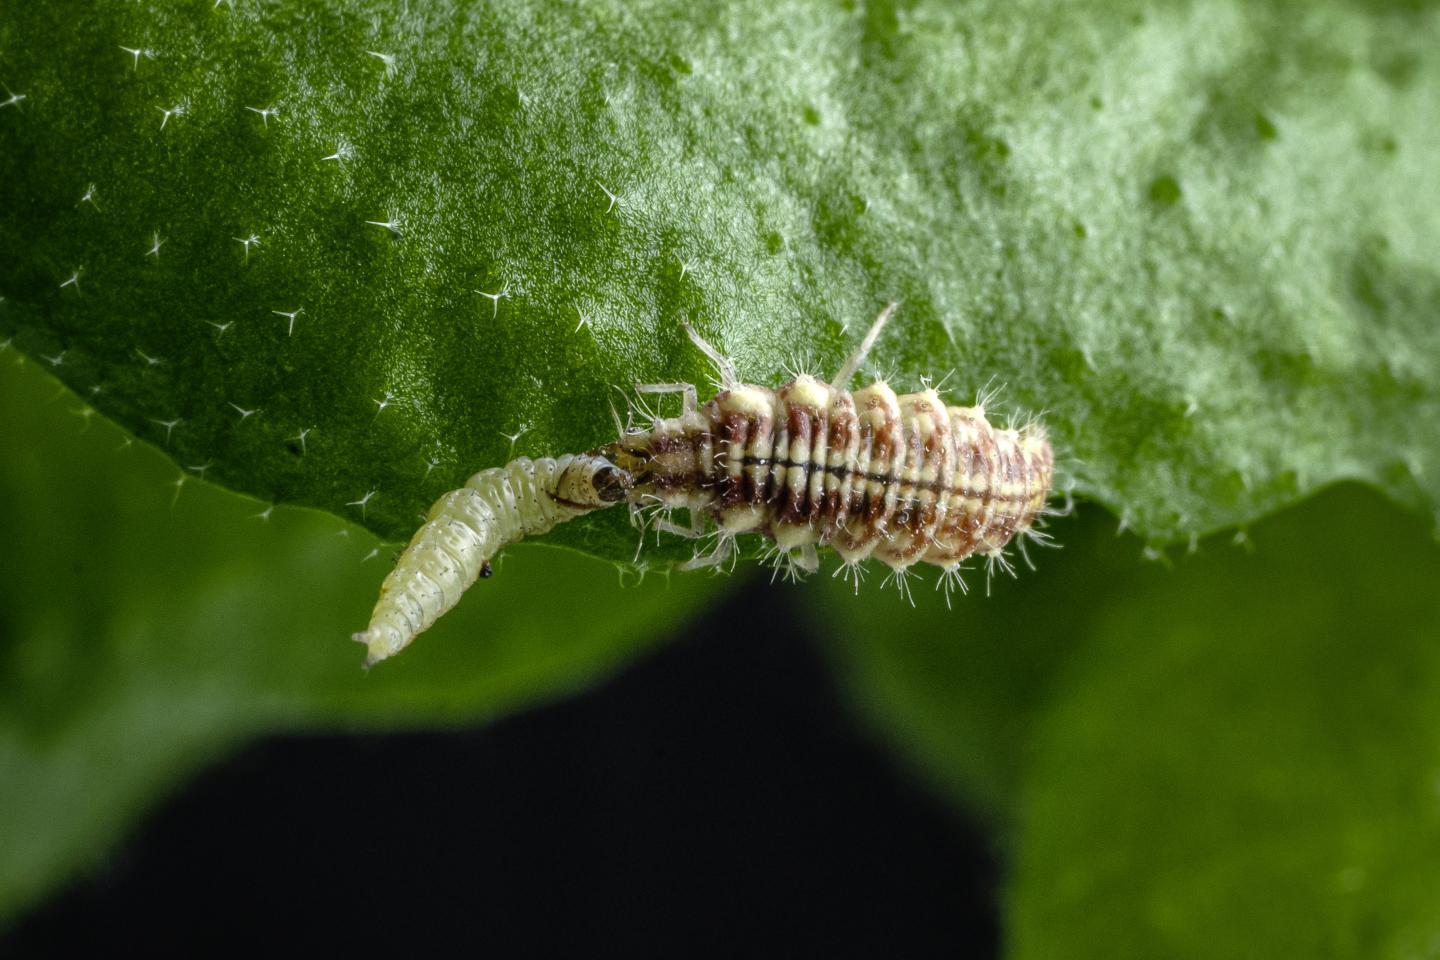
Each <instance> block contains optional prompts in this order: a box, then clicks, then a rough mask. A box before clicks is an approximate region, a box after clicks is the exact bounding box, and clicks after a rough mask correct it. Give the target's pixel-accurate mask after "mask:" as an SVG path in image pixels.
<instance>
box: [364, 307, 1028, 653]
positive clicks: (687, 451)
mask: <svg viewBox="0 0 1440 960" xmlns="http://www.w3.org/2000/svg"><path fill="white" fill-rule="evenodd" d="M894 309H895V304H891V305H890V306H889V307H887V308H886V309H885V311H884V312H883V313H881V315H880V316H879V318H877V320H876V321H875V324H874V326H872V327H871V329H870V332H869V333H868V334H867V335H866V337H865V340H864V341H863V342H862V343H861V345H860V347H859V348H858V349H857V350H856V351H855V353H854V354H853V355H852V356H851V357H850V359H849V360H848V361H847V362H846V364H845V366H844V367H843V368H842V369H841V370H840V372H839V373H837V374H836V376H835V379H834V380H832V381H831V382H830V383H829V384H825V383H822V382H820V381H819V380H816V379H815V378H814V377H810V376H800V377H797V378H795V379H794V380H791V381H790V382H788V383H786V384H784V385H782V386H781V387H779V388H778V389H775V390H771V389H768V388H765V387H759V386H754V385H752V384H744V383H741V382H740V381H739V379H738V378H737V377H736V375H735V370H734V368H733V366H732V365H731V364H730V362H729V360H727V359H726V358H725V357H723V356H722V355H720V354H719V352H717V351H716V350H715V349H714V348H713V347H711V346H710V345H709V344H708V343H706V342H705V341H704V340H702V339H701V338H700V337H699V336H698V335H697V334H695V332H694V331H693V330H690V329H689V328H688V327H687V328H686V329H687V332H689V334H690V337H691V339H692V340H693V341H694V342H695V344H696V346H697V347H698V348H699V349H700V350H702V351H703V352H704V353H705V354H706V355H707V356H709V357H710V358H711V359H712V360H713V361H714V362H715V364H716V367H717V368H718V370H719V375H720V386H721V390H720V392H719V393H717V394H716V395H715V397H714V398H713V399H711V400H709V401H708V402H706V403H705V404H704V405H701V404H699V403H698V398H697V396H696V391H695V387H694V386H692V385H690V384H683V383H675V384H640V385H637V387H636V389H637V390H638V391H640V392H642V393H672V392H673V393H680V394H681V395H682V397H683V409H682V412H681V415H680V416H678V417H673V418H665V419H656V420H655V421H654V423H653V424H652V425H651V426H650V427H649V428H647V429H639V430H624V431H622V432H621V436H620V437H619V439H617V440H616V441H615V442H614V443H610V444H607V445H605V446H601V447H597V448H595V449H594V450H591V451H589V452H588V453H584V454H575V455H566V456H563V457H559V458H554V459H552V458H548V457H546V458H542V459H538V460H530V459H527V458H523V457H522V458H519V459H517V460H514V461H512V462H510V463H509V464H507V465H506V466H504V467H497V468H492V469H489V470H483V471H481V472H480V473H477V474H476V475H475V476H473V477H471V478H470V480H469V482H467V483H466V485H465V486H464V487H461V488H460V489H458V490H453V491H451V492H450V493H447V494H445V495H444V496H443V497H441V498H440V499H439V500H438V501H436V503H435V505H434V506H433V507H431V508H430V513H429V515H428V518H427V521H426V523H425V525H424V526H422V527H421V528H420V530H419V531H418V532H416V534H415V536H414V538H413V539H412V540H411V541H410V545H409V546H408V547H406V549H405V551H404V553H403V554H402V555H401V557H400V560H399V561H398V563H397V564H396V567H395V569H394V570H393V571H392V572H391V573H390V575H389V576H388V577H386V579H385V583H384V585H383V586H382V588H381V593H380V600H379V602H378V603H377V604H376V605H375V610H374V613H373V614H372V615H371V619H370V626H369V628H368V629H366V630H365V631H363V632H362V633H357V634H355V639H356V640H357V641H359V642H361V643H364V644H365V645H366V647H367V649H368V655H367V657H366V665H367V666H368V665H370V664H373V663H375V662H376V661H378V660H382V659H384V658H386V657H389V656H393V655H394V654H396V653H398V652H399V651H400V650H401V649H403V648H404V647H405V646H406V645H408V644H409V643H410V641H411V640H413V639H414V638H415V637H416V636H417V635H418V634H419V633H420V632H421V631H423V630H425V629H426V628H428V627H429V626H430V625H431V624H433V623H434V622H435V620H436V619H437V618H439V616H440V615H441V614H443V613H444V612H445V611H446V610H449V609H450V608H451V607H453V606H454V605H455V604H456V603H457V602H458V601H459V599H460V595H461V594H462V593H463V592H464V591H465V590H466V588H468V587H469V586H470V584H472V583H473V582H474V581H475V579H476V578H477V577H479V576H481V575H483V574H485V573H487V572H488V565H489V560H490V558H491V557H493V556H494V555H495V554H496V553H497V552H498V551H499V550H500V549H501V548H502V547H504V546H505V545H506V544H509V543H514V542H516V541H517V540H521V539H523V538H524V537H528V536H534V535H537V534H540V533H544V532H546V531H548V530H550V529H552V528H553V527H554V526H556V525H557V524H559V523H563V522H564V521H566V520H570V519H572V518H574V517H577V516H580V515H582V514H585V513H589V512H591V511H593V510H599V509H603V508H605V507H609V506H613V505H614V504H617V503H620V502H627V503H629V504H631V509H632V511H638V508H639V506H640V505H641V504H645V503H655V504H659V505H661V506H662V507H664V508H674V507H684V508H686V509H687V510H688V511H689V514H690V521H691V522H690V526H689V527H688V528H685V527H677V526H675V525H674V524H672V523H670V522H669V520H668V519H661V520H657V521H655V523H656V525H658V526H659V528H660V529H663V530H666V531H669V532H672V533H678V534H681V535H685V536H694V537H699V536H702V535H704V534H705V532H706V529H707V524H709V523H713V524H714V525H715V527H716V530H715V531H714V533H715V536H716V542H715V546H714V549H713V550H711V551H710V552H709V553H707V554H705V555H704V556H697V557H696V559H695V560H693V561H691V562H690V563H688V564H685V565H684V566H685V567H699V566H707V565H713V564H718V563H721V562H724V561H725V560H727V559H728V558H729V557H730V556H732V555H733V551H734V544H735V537H736V536H738V535H739V534H742V533H751V532H753V533H761V534H764V535H765V536H767V537H769V538H770V539H771V540H772V541H773V543H774V547H775V550H776V551H777V552H778V554H779V556H780V557H781V558H782V559H783V560H784V561H785V562H786V563H788V564H789V565H790V569H791V570H792V572H795V573H797V574H798V573H800V572H813V571H814V570H816V569H818V567H819V559H818V556H817V554H816V546H817V545H826V546H830V547H832V548H834V550H835V551H836V552H837V553H838V554H839V555H840V557H841V559H842V560H843V561H844V562H845V563H846V564H849V565H851V566H852V567H854V566H856V565H858V564H860V563H861V562H862V561H864V560H865V559H866V558H868V557H872V556H873V557H875V558H876V559H878V560H880V561H881V562H883V563H885V564H886V565H887V566H889V567H891V568H892V569H893V570H895V571H896V572H897V574H903V573H904V571H905V570H906V569H907V568H908V567H910V566H911V565H913V564H916V563H929V564H934V565H936V566H939V567H941V568H942V569H943V570H945V571H946V572H947V573H957V572H958V569H959V566H960V563H961V562H962V561H963V560H965V559H966V558H967V557H969V556H972V555H975V554H981V555H984V556H987V557H992V558H994V557H999V556H1000V555H1001V551H1003V550H1004V549H1005V547H1006V545H1007V544H1009V543H1010V541H1011V540H1012V539H1013V538H1014V537H1015V536H1016V535H1017V534H1020V533H1025V532H1030V531H1031V529H1032V524H1033V523H1034V521H1035V520H1036V518H1037V517H1038V516H1039V515H1040V513H1041V512H1042V511H1043V510H1044V509H1045V502H1046V499H1047V497H1048V496H1049V493H1050V487H1051V483H1052V480H1053V475H1054V456H1053V453H1052V451H1051V448H1050V444H1049V443H1048V441H1047V440H1046V438H1045V434H1044V431H1043V429H1042V428H1040V427H1039V426H1038V425H1033V424H1032V425H1030V426H1027V427H1025V428H1023V429H1020V430H1001V429H997V428H995V427H993V426H992V425H991V424H990V423H989V421H987V420H986V418H985V411H984V409H983V407H981V406H974V407H958V406H947V405H946V404H945V402H944V400H942V399H941V397H940V395H939V393H937V392H936V391H935V390H933V389H927V390H924V391H922V392H920V393H912V394H906V395H904V396H897V395H896V394H895V392H894V391H893V390H891V389H890V387H889V386H888V385H886V384H885V383H883V382H877V383H873V384H871V385H870V386H868V387H865V388H863V389H861V390H857V391H855V392H853V393H852V392H850V391H849V390H847V389H845V385H846V383H848V381H849V380H850V378H851V377H852V376H853V375H854V373H855V371H856V370H857V369H858V368H859V366H860V364H861V362H862V361H863V360H864V358H865V356H866V354H867V353H868V351H869V350H870V348H871V346H873V344H874V342H875V340H876V338H877V337H878V336H879V334H880V331H881V330H882V329H883V327H884V325H885V323H886V321H887V320H888V319H889V317H890V315H891V313H892V312H893V311H894Z"/></svg>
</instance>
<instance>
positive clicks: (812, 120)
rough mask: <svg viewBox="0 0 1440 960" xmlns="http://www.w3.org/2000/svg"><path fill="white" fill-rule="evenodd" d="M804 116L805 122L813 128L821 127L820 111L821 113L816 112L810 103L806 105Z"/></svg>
mask: <svg viewBox="0 0 1440 960" xmlns="http://www.w3.org/2000/svg"><path fill="white" fill-rule="evenodd" d="M804 116H805V122H806V123H808V124H810V126H812V127H818V126H820V111H819V110H816V109H815V107H814V106H812V105H811V104H808V103H807V104H806V105H805V112H804Z"/></svg>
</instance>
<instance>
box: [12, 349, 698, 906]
mask: <svg viewBox="0 0 1440 960" xmlns="http://www.w3.org/2000/svg"><path fill="white" fill-rule="evenodd" d="M0 356H3V355H0ZM8 356H10V357H13V356H15V354H14V353H13V351H12V352H10V353H9V354H8ZM93 412H94V411H93V409H91V408H89V407H87V406H85V405H84V404H83V403H81V402H80V401H79V400H78V399H77V398H75V397H74V396H73V395H71V394H70V393H69V391H67V390H64V389H63V388H58V387H57V384H56V383H55V381H54V380H52V379H51V378H50V377H49V376H47V375H45V374H42V373H41V372H40V371H39V370H38V369H37V368H36V367H35V365H34V364H26V365H25V366H24V367H23V368H17V367H15V366H14V365H12V364H11V363H9V362H4V363H0V504H4V505H5V507H4V509H0V543H3V544H4V545H5V551H6V556H7V557H9V559H10V562H9V563H7V564H6V566H5V575H4V576H3V577H0V810H3V811H4V822H3V825H0V863H3V864H4V865H5V869H4V870H0V924H3V921H4V920H6V919H8V918H10V917H12V916H13V915H14V914H15V912H16V911H17V910H19V909H20V908H22V907H23V906H25V905H26V904H27V903H28V902H30V901H32V900H33V899H34V898H36V897H37V896H39V895H40V894H42V893H44V892H45V891H46V890H47V889H48V888H49V887H51V886H52V885H53V884H55V883H56V882H57V881H59V880H60V879H62V878H63V877H64V876H65V875H66V874H68V873H69V872H70V871H72V870H73V869H75V868H76V867H79V866H84V865H88V864H91V863H94V862H96V861H97V860H99V859H100V858H101V857H102V856H103V855H104V854H105V852H106V850H107V848H108V846H109V844H110V843H111V842H113V841H114V839H115V838H116V837H117V836H118V835H119V833H120V832H121V831H123V830H124V829H125V828H126V827H128V825H129V824H130V823H131V821H132V820H133V819H134V818H135V817H136V816H137V815H138V814H139V813H140V812H141V810H142V809H143V807H144V806H145V805H146V804H148V803H149V802H151V801H152V800H153V799H154V798H156V797H157V795H159V794H161V793H162V792H163V791H165V790H167V789H169V788H170V787H171V786H172V785H174V784H176V783H177V782H179V781H180V780H181V779H182V778H183V777H185V776H186V775H188V774H189V772H190V771H191V770H192V769H194V768H195V767H196V766H198V765H200V764H202V763H213V762H214V761H215V760H216V759H218V758H219V757H220V756H222V755H223V754H224V753H225V752H227V751H228V750H229V749H231V748H232V747H233V746H235V745H238V744H239V743H240V742H242V741H243V740H244V739H246V738H249V737H252V736H255V735H257V734H261V733H265V732H268V731H271V730H294V729H335V728H345V729H361V728H372V727H373V728H382V729H396V728H401V727H408V726H417V725H422V724H423V725H425V726H431V727H433V726H437V725H446V724H461V723H466V724H470V723H477V722H480V721H483V720H486V719H488V718H491V717H494V716H498V715H503V714H505V713H507V712H510V711H513V710H517V709H521V708H523V707H526V706H530V705H534V704H536V703H540V702H544V701H546V700H549V699H551V698H555V697H558V696H561V695H564V694H566V693H568V692H570V691H572V690H574V689H576V688H579V687H582V686H585V685H587V684H592V683H595V682H597V681H598V680H599V679H600V678H602V677H604V676H605V675H606V674H608V673H609V672H610V671H613V670H615V669H616V668H617V667H618V666H619V665H621V664H623V663H625V662H627V661H629V660H630V659H631V658H633V657H635V656H637V655H638V654H640V653H642V652H643V651H645V650H646V649H648V648H649V647H651V646H652V645H653V644H654V643H655V642H657V641H658V640H659V639H660V638H661V637H662V636H663V635H664V634H665V632H666V631H668V630H669V629H672V628H673V626H674V625H675V624H676V623H677V622H679V621H680V620H681V619H683V617H685V616H686V614H687V612H688V611H690V610H693V609H695V608H696V606H698V605H699V604H700V603H701V602H703V601H704V600H706V599H708V598H709V597H711V596H713V595H714V594H715V592H716V591H717V588H718V586H719V583H720V581H715V580H713V579H712V578H710V577H686V578H676V579H675V580H674V583H673V584H670V583H667V582H665V581H661V580H659V579H658V578H654V577H652V578H649V579H647V580H646V581H645V582H644V583H643V585H641V586H640V587H639V588H635V586H634V578H631V577H627V580H628V581H629V583H630V586H629V587H628V588H626V587H622V585H621V584H620V583H619V581H618V578H617V577H616V572H615V570H614V568H613V566H612V565H611V564H609V563H606V562H604V561H600V560H595V559H592V558H586V557H582V556H580V555H579V554H576V553H573V552H571V551H560V550H553V549H544V548H532V547H529V546H521V547H518V548H515V549H513V550H512V551H510V555H509V556H508V557H507V558H506V559H505V560H504V563H503V565H502V567H501V569H500V573H501V574H502V575H498V576H496V577H494V578H493V579H491V580H488V581H485V582H484V583H482V584H480V585H479V586H477V587H476V588H475V590H474V591H472V592H473V593H474V594H475V596H473V597H471V598H470V602H468V603H465V604H462V605H461V607H460V608H459V609H458V610H456V611H455V612H454V613H452V614H451V615H450V616H448V617H446V618H445V619H444V620H443V621H442V622H441V623H440V624H439V625H437V626H436V627H435V628H434V629H433V630H432V631H431V632H429V633H427V634H426V636H425V642H424V643H421V644H417V645H416V646H415V647H414V648H413V649H412V650H410V651H407V653H406V656H404V657H403V658H400V659H399V660H397V661H396V662H395V663H393V664H387V665H386V668H385V669H383V670H376V671H373V672H372V673H370V674H369V675H365V674H363V673H362V672H361V670H360V660H361V655H362V650H361V649H360V648H359V647H358V646H356V645H354V644H352V643H350V642H348V639H347V634H348V630H347V627H350V626H352V625H354V624H357V623H364V621H365V617H366V615H367V613H368V612H369V608H370V605H371V604H372V603H373V602H374V599H375V598H374V591H375V583H376V582H377V580H378V578H379V577H380V575H381V573H382V572H383V570H384V569H385V568H386V566H387V565H388V563H389V557H390V550H389V549H388V548H385V547H383V546H381V545H380V544H379V543H378V542H377V541H376V540H375V538H374V536H373V535H372V534H370V533H368V532H367V531H364V530H362V529H360V528H358V527H354V526H351V525H349V524H346V523H344V522H342V521H340V520H337V519H335V518H334V517H331V516H329V515H327V514H324V513H319V512H316V511H311V510H299V509H293V508H290V509H287V508H279V509H275V510H273V511H269V510H268V509H267V507H266V505H265V504H263V503H260V502H258V501H255V500H251V499H249V498H246V497H241V496H238V495H236V494H233V493H229V492H227V491H224V490H222V489H220V488H218V487H216V486H214V485H213V484H209V483H207V482H205V481H203V480H201V479H199V478H198V477H197V476H195V474H194V473H192V472H190V471H181V470H177V468H176V467H175V466H174V465H173V464H171V463H170V462H169V461H168V460H167V459H166V458H165V457H164V456H162V455H161V454H160V453H159V452H158V451H156V450H155V449H153V448H151V447H149V446H148V445H144V444H139V443H133V444H132V443H130V442H129V439H128V435H126V434H124V433H123V432H122V431H121V430H119V429H118V428H116V427H115V426H114V425H112V424H110V423H108V422H106V421H104V419H103V418H101V417H96V416H93ZM177 481H178V482H179V485H178V486H177ZM557 590H563V592H564V594H565V597H566V603H564V604H557V603H555V602H554V597H555V595H556V591H557ZM356 802H357V803H363V802H364V799H363V798H357V800H356ZM374 814H375V818H376V824H377V826H382V825H383V824H384V822H385V821H386V819H387V818H397V817H398V818H403V817H404V816H405V813H404V811H395V810H375V811H374Z"/></svg>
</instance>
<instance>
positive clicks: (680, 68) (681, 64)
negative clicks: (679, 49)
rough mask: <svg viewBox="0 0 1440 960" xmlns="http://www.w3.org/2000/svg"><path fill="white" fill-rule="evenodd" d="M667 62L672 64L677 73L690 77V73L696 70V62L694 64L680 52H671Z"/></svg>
mask: <svg viewBox="0 0 1440 960" xmlns="http://www.w3.org/2000/svg"><path fill="white" fill-rule="evenodd" d="M667 62H668V63H669V64H670V69H671V70H674V71H675V72H676V73H678V74H681V75H683V76H687V77H688V76H689V75H690V74H692V73H694V72H695V66H694V64H692V63H691V62H690V61H689V60H687V59H685V58H684V57H682V56H680V54H678V53H672V54H670V57H669V60H668V61H667Z"/></svg>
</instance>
